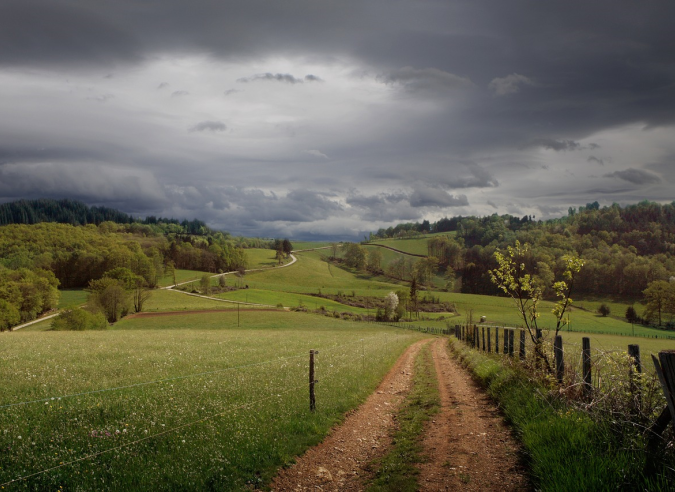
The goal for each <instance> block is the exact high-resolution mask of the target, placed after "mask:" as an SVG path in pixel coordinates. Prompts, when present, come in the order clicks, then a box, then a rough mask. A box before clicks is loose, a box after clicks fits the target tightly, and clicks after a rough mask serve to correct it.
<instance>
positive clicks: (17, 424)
mask: <svg viewBox="0 0 675 492" xmlns="http://www.w3.org/2000/svg"><path fill="white" fill-rule="evenodd" d="M232 314H234V317H233V316H232ZM241 315H242V321H243V322H244V323H246V324H245V325H244V324H242V327H241V329H237V328H236V326H235V325H234V321H235V318H236V314H235V313H231V314H230V313H206V314H196V315H176V316H166V317H154V318H136V319H125V320H123V321H121V322H120V323H118V324H117V325H116V326H115V329H113V330H107V331H102V332H99V331H97V332H43V333H34V332H21V331H19V332H16V333H2V334H0V337H2V343H0V377H2V380H3V381H4V384H3V391H2V395H1V396H0V409H1V410H2V412H0V449H2V450H9V449H11V452H2V453H0V485H2V486H3V487H5V488H7V489H11V488H12V486H13V487H14V488H20V489H24V488H26V489H30V490H45V489H51V490H61V489H64V490H100V489H114V490H149V489H152V490H176V489H180V490H187V489H190V490H205V489H217V490H250V489H253V488H258V487H262V486H264V484H265V483H266V482H267V481H268V480H269V478H270V477H271V476H272V475H273V474H274V473H275V470H276V469H277V468H278V467H280V466H283V465H285V464H288V463H290V462H291V461H292V460H293V458H294V457H295V456H297V455H298V454H300V453H302V452H303V451H304V450H305V449H306V448H307V447H309V446H312V445H314V444H317V443H318V442H319V441H321V440H322V439H323V437H324V436H325V435H326V433H327V432H328V430H329V429H330V428H331V426H333V425H334V424H336V423H337V422H338V421H340V420H341V419H342V418H343V417H344V415H345V413H346V412H347V411H348V410H350V409H351V408H354V407H355V406H356V405H357V404H359V403H360V402H361V401H363V400H364V399H365V397H366V396H367V395H368V394H370V393H371V392H372V391H373V390H374V388H375V387H376V385H377V383H378V382H379V381H380V380H381V378H382V377H383V375H384V374H385V373H386V371H387V370H388V368H389V367H391V365H392V364H393V362H394V361H395V360H396V358H397V357H398V356H399V355H400V354H401V352H402V351H403V349H404V348H405V347H406V346H407V345H409V344H410V343H411V342H412V341H414V340H416V339H418V338H419V335H417V334H414V333H407V332H402V331H399V330H393V329H391V328H389V327H384V328H383V327H378V326H375V325H366V324H355V323H349V322H345V321H339V320H333V319H331V318H327V317H322V316H315V315H309V314H304V313H288V312H274V313H271V312H248V311H247V312H243V313H241ZM310 349H317V350H319V355H318V356H317V364H316V378H317V379H318V380H319V383H318V384H317V387H316V398H317V411H316V412H314V413H312V412H310V411H309V408H308V406H309V405H308V397H307V375H308V351H309V350H310ZM57 354H58V356H56V355H57ZM69 395H73V396H69ZM43 470H49V471H46V472H44V473H42V471H43ZM22 477H26V478H25V479H23V478H22ZM14 480H17V481H16V482H14V483H11V484H10V482H12V481H14Z"/></svg>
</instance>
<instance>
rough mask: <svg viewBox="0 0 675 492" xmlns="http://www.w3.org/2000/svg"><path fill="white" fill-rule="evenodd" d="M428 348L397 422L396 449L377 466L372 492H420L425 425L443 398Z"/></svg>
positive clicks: (419, 363) (421, 354) (418, 358)
mask: <svg viewBox="0 0 675 492" xmlns="http://www.w3.org/2000/svg"><path fill="white" fill-rule="evenodd" d="M430 347H431V346H430V344H427V345H426V346H425V347H424V348H423V349H422V350H421V351H420V353H419V355H418V356H417V360H416V361H415V375H414V376H413V387H412V390H411V391H410V393H409V394H408V397H407V399H406V401H405V403H404V404H403V407H402V408H401V410H400V411H399V413H398V415H397V416H396V419H397V421H398V423H399V429H398V431H397V432H396V434H395V435H394V447H393V448H392V449H391V451H389V453H388V454H387V455H386V456H384V457H383V458H382V459H381V460H380V461H379V462H378V463H377V464H378V466H379V469H378V471H377V475H376V478H375V480H374V481H373V483H372V484H371V486H370V487H369V489H368V490H370V491H389V490H391V491H407V490H410V491H414V490H417V488H418V487H417V473H418V471H417V468H416V467H415V464H416V463H420V462H421V461H422V457H421V454H420V453H421V451H422V445H421V442H420V440H421V438H422V432H423V431H424V423H425V422H426V421H427V420H429V419H430V418H431V416H432V415H434V414H435V413H437V412H438V409H439V405H440V397H439V394H438V380H437V379H436V371H435V370H434V364H433V360H432V358H431V348H430Z"/></svg>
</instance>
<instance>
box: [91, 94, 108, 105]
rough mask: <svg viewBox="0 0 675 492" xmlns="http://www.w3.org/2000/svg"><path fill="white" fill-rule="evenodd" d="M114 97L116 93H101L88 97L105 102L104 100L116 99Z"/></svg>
mask: <svg viewBox="0 0 675 492" xmlns="http://www.w3.org/2000/svg"><path fill="white" fill-rule="evenodd" d="M114 97H115V95H114V94H100V95H98V96H93V97H89V98H87V99H90V100H92V101H96V102H100V103H104V102H107V101H109V100H110V99H114Z"/></svg>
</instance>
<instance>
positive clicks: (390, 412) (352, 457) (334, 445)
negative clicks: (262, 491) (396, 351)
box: [271, 339, 430, 492]
mask: <svg viewBox="0 0 675 492" xmlns="http://www.w3.org/2000/svg"><path fill="white" fill-rule="evenodd" d="M429 341H430V340H429V339H426V340H420V341H419V342H416V343H415V344H413V345H411V346H410V347H408V349H406V351H405V352H404V353H403V355H402V356H401V357H400V358H399V359H398V361H397V362H396V364H395V365H394V367H393V368H392V369H391V371H389V373H388V374H387V375H386V376H385V378H384V380H383V381H382V383H380V385H379V387H378V388H377V390H376V391H375V393H373V394H372V395H370V396H369V397H368V399H367V400H366V402H365V403H364V404H363V405H361V406H360V407H359V408H357V409H356V410H355V411H354V412H353V413H351V414H349V415H348V416H347V418H346V419H345V421H344V422H343V423H342V424H341V425H340V426H338V427H336V428H334V429H333V430H332V431H331V433H330V435H329V436H328V437H327V438H326V439H325V440H324V441H323V442H322V443H321V444H319V445H318V446H315V447H313V448H311V449H309V450H308V451H307V452H306V453H305V454H304V455H303V456H301V457H299V458H298V459H297V462H296V464H295V465H293V466H292V467H290V468H287V469H284V470H281V472H280V473H279V474H278V475H277V476H276V477H275V479H274V480H273V481H272V483H271V488H272V490H275V491H286V490H292V491H296V490H297V491H303V490H323V491H340V492H343V491H357V490H363V489H364V486H365V485H364V484H365V483H367V481H368V480H369V479H372V477H373V474H374V470H371V469H369V466H368V465H369V463H370V462H371V461H372V460H373V459H375V458H379V457H381V456H383V455H384V454H385V453H386V451H387V450H388V449H389V447H390V446H391V434H392V432H393V430H394V428H395V421H394V414H395V413H396V411H397V410H398V407H399V405H400V403H401V402H402V401H403V399H404V398H405V395H406V393H407V392H408V390H409V389H410V385H411V382H412V373H413V368H414V362H415V358H416V356H417V354H418V353H419V351H420V349H421V347H422V346H423V345H424V344H426V343H429Z"/></svg>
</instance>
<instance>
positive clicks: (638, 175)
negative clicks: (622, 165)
mask: <svg viewBox="0 0 675 492" xmlns="http://www.w3.org/2000/svg"><path fill="white" fill-rule="evenodd" d="M605 177H607V178H619V179H623V180H624V181H628V182H629V183H633V184H636V185H645V184H653V183H658V182H660V181H661V178H659V176H657V175H656V174H654V173H651V172H649V171H645V170H644V169H634V168H629V169H624V170H623V171H615V172H613V173H608V174H605Z"/></svg>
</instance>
